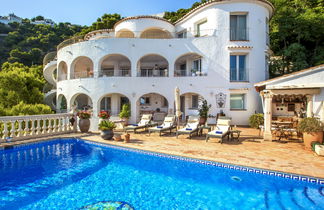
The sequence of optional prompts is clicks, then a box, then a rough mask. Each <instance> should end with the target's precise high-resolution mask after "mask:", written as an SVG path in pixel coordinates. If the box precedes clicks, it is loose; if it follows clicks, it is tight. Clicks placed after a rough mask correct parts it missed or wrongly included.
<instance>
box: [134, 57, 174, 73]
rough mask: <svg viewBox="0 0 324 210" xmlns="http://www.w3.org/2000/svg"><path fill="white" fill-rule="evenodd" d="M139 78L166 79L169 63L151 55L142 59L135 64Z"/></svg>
mask: <svg viewBox="0 0 324 210" xmlns="http://www.w3.org/2000/svg"><path fill="white" fill-rule="evenodd" d="M137 69H138V71H137V73H138V76H139V77H167V76H169V63H168V61H167V59H165V58H164V57H163V56H161V55H156V54H151V55H146V56H144V57H142V58H141V59H140V60H139V61H138V63H137Z"/></svg>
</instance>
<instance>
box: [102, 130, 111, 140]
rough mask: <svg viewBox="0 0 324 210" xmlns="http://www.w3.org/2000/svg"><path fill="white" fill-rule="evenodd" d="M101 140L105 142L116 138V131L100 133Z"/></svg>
mask: <svg viewBox="0 0 324 210" xmlns="http://www.w3.org/2000/svg"><path fill="white" fill-rule="evenodd" d="M100 135H101V138H103V139H104V140H111V139H112V138H113V136H114V131H113V130H104V131H100Z"/></svg>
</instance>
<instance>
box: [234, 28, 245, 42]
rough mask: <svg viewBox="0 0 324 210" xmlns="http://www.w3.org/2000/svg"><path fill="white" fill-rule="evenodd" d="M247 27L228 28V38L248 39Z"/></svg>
mask: <svg viewBox="0 0 324 210" xmlns="http://www.w3.org/2000/svg"><path fill="white" fill-rule="evenodd" d="M248 35H249V34H248V29H247V28H240V29H236V28H231V29H230V40H231V41H248V40H249V36H248Z"/></svg>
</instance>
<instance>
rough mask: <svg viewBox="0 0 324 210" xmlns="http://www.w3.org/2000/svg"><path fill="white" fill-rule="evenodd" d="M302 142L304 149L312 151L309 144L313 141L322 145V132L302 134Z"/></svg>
mask: <svg viewBox="0 0 324 210" xmlns="http://www.w3.org/2000/svg"><path fill="white" fill-rule="evenodd" d="M303 140H304V145H305V148H306V149H312V145H311V143H312V142H313V141H318V142H320V143H321V144H322V143H323V132H310V133H307V132H304V133H303Z"/></svg>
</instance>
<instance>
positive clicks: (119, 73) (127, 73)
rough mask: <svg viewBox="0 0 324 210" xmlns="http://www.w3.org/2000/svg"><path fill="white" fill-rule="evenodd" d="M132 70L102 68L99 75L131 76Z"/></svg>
mask: <svg viewBox="0 0 324 210" xmlns="http://www.w3.org/2000/svg"><path fill="white" fill-rule="evenodd" d="M130 76H131V71H130V70H101V72H100V73H99V77H130Z"/></svg>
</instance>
